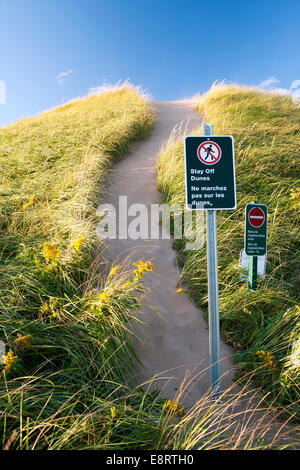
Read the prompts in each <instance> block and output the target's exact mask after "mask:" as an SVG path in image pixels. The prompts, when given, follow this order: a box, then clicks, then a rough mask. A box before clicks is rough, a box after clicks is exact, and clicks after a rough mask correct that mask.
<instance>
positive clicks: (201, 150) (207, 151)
mask: <svg viewBox="0 0 300 470" xmlns="http://www.w3.org/2000/svg"><path fill="white" fill-rule="evenodd" d="M197 155H198V158H199V160H200V161H201V162H202V163H204V164H205V165H215V163H217V162H218V161H219V160H220V158H221V156H222V152H221V148H220V147H219V145H218V144H216V143H215V142H211V141H210V140H207V141H206V142H202V144H201V145H199V147H198V149H197Z"/></svg>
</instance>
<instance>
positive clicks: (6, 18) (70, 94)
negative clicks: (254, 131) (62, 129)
mask: <svg viewBox="0 0 300 470" xmlns="http://www.w3.org/2000/svg"><path fill="white" fill-rule="evenodd" d="M0 18H1V26H0V80H1V81H2V82H5V85H6V104H0V126H3V125H5V124H7V123H10V122H12V121H14V120H16V119H19V118H21V117H26V116H32V115H35V114H37V113H39V112H41V111H43V110H46V109H49V108H51V107H53V106H56V105H59V104H61V103H63V102H65V101H68V100H70V99H72V98H74V97H77V96H83V95H85V94H87V93H88V91H89V90H90V89H91V88H95V87H98V86H103V84H105V83H116V82H117V81H118V80H120V79H121V80H125V79H127V78H129V79H130V80H131V82H132V83H134V84H136V85H142V86H143V87H144V88H145V89H146V90H147V91H148V92H149V93H150V94H151V96H152V97H153V99H155V100H172V99H180V98H184V97H187V96H191V95H193V94H195V93H197V92H201V93H203V92H204V91H206V90H207V89H208V88H209V87H210V85H211V84H212V83H213V82H214V81H215V80H217V79H220V80H222V79H226V80H228V81H232V82H238V83H240V84H249V85H258V84H261V83H262V82H265V81H266V80H269V79H270V78H271V79H270V80H269V81H268V82H265V84H266V85H267V86H269V87H273V88H274V87H275V88H282V89H289V88H290V86H291V83H292V81H294V80H297V79H300V60H299V44H300V20H299V18H300V2H299V0H296V1H290V2H289V1H286V2H283V1H282V0H280V1H278V0H272V1H269V0H260V1H257V0H253V1H247V0H243V1H242V0H239V1H236V0H222V1H221V0H214V1H211V2H209V1H205V2H204V1H202V0H0ZM0 98H1V96H0ZM0 101H1V99H0Z"/></svg>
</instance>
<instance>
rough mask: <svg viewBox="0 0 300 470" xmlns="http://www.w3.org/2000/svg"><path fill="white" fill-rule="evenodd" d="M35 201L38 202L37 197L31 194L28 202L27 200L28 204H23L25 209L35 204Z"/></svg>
mask: <svg viewBox="0 0 300 470" xmlns="http://www.w3.org/2000/svg"><path fill="white" fill-rule="evenodd" d="M35 203H36V197H35V196H30V198H29V199H28V202H26V204H23V209H27V207H29V206H33V204H35Z"/></svg>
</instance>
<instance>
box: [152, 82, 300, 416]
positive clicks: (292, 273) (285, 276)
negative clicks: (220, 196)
mask: <svg viewBox="0 0 300 470" xmlns="http://www.w3.org/2000/svg"><path fill="white" fill-rule="evenodd" d="M197 109H198V110H199V112H200V113H201V115H203V116H205V121H206V122H207V123H212V124H213V125H214V133H215V134H216V135H226V134H228V135H233V136H234V139H235V159H236V185H237V201H238V208H237V210H235V211H218V217H217V223H218V257H219V260H218V264H219V265H220V268H219V283H220V316H221V327H222V331H223V337H224V338H225V339H226V340H227V341H228V343H229V344H231V345H232V346H233V347H234V348H235V351H236V358H237V360H238V362H239V364H240V373H241V374H245V373H247V372H249V371H253V370H255V371H256V372H255V374H254V377H253V378H254V380H255V381H256V382H257V384H259V385H261V386H262V387H263V389H264V390H265V392H267V393H270V395H269V396H270V397H274V396H276V397H277V401H276V404H277V405H278V406H282V407H285V408H286V409H287V410H288V411H289V412H290V413H295V412H296V414H297V413H298V416H299V402H298V400H299V397H300V392H299V380H300V367H299V365H300V363H299V338H300V318H299V317H300V307H299V304H300V299H299V286H300V277H299V269H297V268H298V266H299V247H300V243H299V242H300V239H299V214H300V198H299V194H300V180H299V145H300V112H299V108H298V107H297V106H296V105H294V104H293V103H292V102H291V100H290V98H288V97H282V96H279V95H276V94H271V93H263V92H259V91H257V90H254V89H249V88H248V89H247V88H239V87H236V86H221V87H213V88H212V90H210V91H209V92H208V93H207V94H206V95H204V96H203V97H202V98H201V100H200V101H199V103H198V105H197ZM195 134H196V135H197V134H198V135H199V134H202V130H201V129H199V130H195ZM158 184H159V189H160V190H161V191H162V193H163V194H164V195H165V198H166V200H167V201H168V203H169V204H170V205H173V204H181V205H182V206H183V205H184V199H185V189H184V152H183V141H182V140H180V141H177V142H175V143H171V145H170V146H169V147H167V148H165V149H163V151H162V152H161V155H160V159H159V162H158ZM252 200H257V201H259V202H261V203H264V204H267V206H268V209H269V216H268V255H267V275H266V277H265V278H263V279H260V280H259V281H258V289H257V291H255V292H250V291H248V289H247V286H246V284H245V282H243V281H241V280H240V279H239V267H238V265H239V253H240V250H241V249H242V248H243V236H244V208H245V205H246V204H247V203H248V202H251V201H252ZM176 245H177V248H178V250H179V251H180V252H181V255H182V257H183V259H184V269H183V273H182V278H183V280H184V281H185V282H186V284H187V286H188V288H189V292H190V293H191V295H192V296H193V298H194V299H195V301H196V302H197V303H198V304H199V305H201V306H206V305H207V288H206V286H207V277H206V276H207V274H206V249H205V247H203V249H201V250H199V251H187V250H185V240H178V241H176ZM258 351H264V356H261V357H260V356H259V355H258V354H257V352H258ZM267 358H269V359H267ZM258 366H262V367H259V368H258Z"/></svg>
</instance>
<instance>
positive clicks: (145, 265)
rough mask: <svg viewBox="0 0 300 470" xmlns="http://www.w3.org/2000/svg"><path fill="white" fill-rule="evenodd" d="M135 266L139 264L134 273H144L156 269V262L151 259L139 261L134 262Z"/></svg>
mask: <svg viewBox="0 0 300 470" xmlns="http://www.w3.org/2000/svg"><path fill="white" fill-rule="evenodd" d="M133 266H137V268H138V269H135V270H134V274H143V273H148V272H150V271H154V264H153V263H151V261H146V262H144V261H141V260H140V261H138V262H137V263H133Z"/></svg>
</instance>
